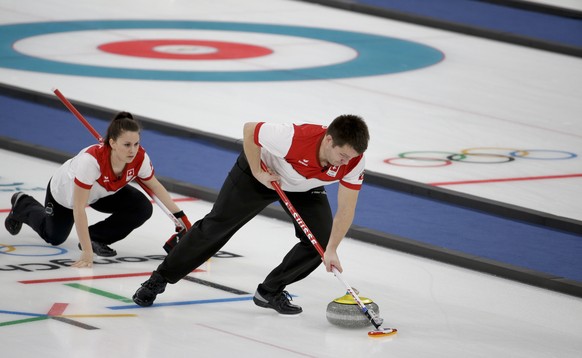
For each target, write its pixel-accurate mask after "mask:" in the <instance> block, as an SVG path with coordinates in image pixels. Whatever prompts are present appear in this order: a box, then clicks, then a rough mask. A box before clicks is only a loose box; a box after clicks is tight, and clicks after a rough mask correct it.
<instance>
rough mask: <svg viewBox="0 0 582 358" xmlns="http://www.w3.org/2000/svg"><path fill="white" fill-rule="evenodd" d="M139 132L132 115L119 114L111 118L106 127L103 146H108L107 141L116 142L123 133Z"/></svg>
mask: <svg viewBox="0 0 582 358" xmlns="http://www.w3.org/2000/svg"><path fill="white" fill-rule="evenodd" d="M126 131H128V132H138V133H139V132H140V131H141V126H140V125H139V123H137V121H136V120H135V119H133V115H132V114H131V113H129V112H119V113H117V114H116V115H115V117H113V119H112V120H111V123H109V127H107V134H106V135H105V140H104V142H105V145H107V146H109V140H110V139H113V140H117V138H119V136H120V135H121V134H122V133H123V132H126Z"/></svg>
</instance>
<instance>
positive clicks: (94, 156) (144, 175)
mask: <svg viewBox="0 0 582 358" xmlns="http://www.w3.org/2000/svg"><path fill="white" fill-rule="evenodd" d="M153 175H154V168H153V166H152V163H151V161H150V158H149V156H148V155H147V153H146V152H145V150H144V149H143V148H142V147H141V146H140V147H139V150H138V152H137V155H136V157H135V158H134V159H133V161H132V162H131V163H129V164H126V165H125V168H123V172H122V173H121V175H120V176H117V175H115V173H114V172H113V168H112V166H111V148H110V147H108V146H105V145H102V144H95V145H92V146H90V147H87V148H84V149H83V150H81V151H80V152H79V154H77V155H76V156H75V157H73V158H71V159H69V160H67V161H66V162H65V163H64V164H63V165H62V166H61V167H60V168H59V169H57V171H56V172H55V174H54V175H53V177H52V179H51V187H50V189H51V193H52V195H53V197H54V198H55V200H56V201H57V202H58V203H59V204H61V205H62V206H64V207H67V208H69V209H72V208H73V189H74V187H75V184H76V185H78V186H80V187H82V188H85V189H89V190H90V194H89V201H88V204H93V203H94V202H96V201H97V200H99V199H101V198H104V197H106V196H109V195H113V194H115V193H116V192H117V191H118V190H119V189H121V188H123V187H124V186H126V185H127V184H128V183H129V182H130V181H132V180H133V179H135V178H137V177H139V178H141V179H143V180H148V179H151V178H152V176H153Z"/></svg>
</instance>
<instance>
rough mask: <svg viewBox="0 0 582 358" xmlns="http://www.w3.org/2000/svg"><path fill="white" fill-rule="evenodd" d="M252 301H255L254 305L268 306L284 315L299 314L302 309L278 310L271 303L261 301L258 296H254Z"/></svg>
mask: <svg viewBox="0 0 582 358" xmlns="http://www.w3.org/2000/svg"><path fill="white" fill-rule="evenodd" d="M253 302H254V303H255V305H257V306H259V307H263V308H270V309H272V310H273V311H275V312H277V313H278V314H281V315H285V316H294V315H298V314H300V313H302V312H303V309H301V310H299V311H296V312H281V311H279V310H277V309H275V307H273V306H271V304H270V303H268V302H263V301H261V300H259V299H258V298H256V297H253Z"/></svg>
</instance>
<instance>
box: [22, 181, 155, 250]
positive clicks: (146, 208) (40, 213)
mask: <svg viewBox="0 0 582 358" xmlns="http://www.w3.org/2000/svg"><path fill="white" fill-rule="evenodd" d="M90 206H91V207H92V208H93V209H95V210H97V211H99V212H102V213H107V214H111V215H110V216H109V217H108V218H106V219H105V220H103V221H100V222H98V223H96V224H93V225H91V226H89V236H90V237H91V240H92V241H97V242H101V243H103V244H106V245H110V244H113V243H114V242H117V241H119V240H121V239H123V238H125V237H126V236H127V235H129V233H131V232H132V231H133V230H134V229H136V228H138V227H140V226H141V225H142V224H143V223H144V222H145V221H146V220H147V219H149V218H150V217H151V216H152V211H153V208H152V204H151V203H150V201H149V200H148V199H147V198H146V197H145V195H143V194H142V193H141V192H140V191H139V190H137V189H136V188H134V187H132V186H130V185H126V186H125V187H123V188H121V189H120V190H119V191H118V192H117V193H115V194H113V195H110V196H107V197H105V198H102V199H99V200H97V201H96V202H95V203H93V204H91V205H90ZM14 218H15V219H17V220H20V221H22V222H23V223H25V224H27V225H28V226H30V227H31V228H32V229H33V230H34V231H36V232H37V233H38V234H39V235H40V237H41V238H42V239H43V240H44V241H46V242H47V243H49V244H51V245H54V246H56V245H60V244H62V243H63V242H65V240H67V238H68V237H69V234H70V233H71V229H72V228H73V224H74V218H73V210H71V209H69V208H66V207H64V206H62V205H60V204H59V203H57V202H56V201H55V199H54V198H53V196H52V194H51V190H50V182H49V184H48V186H47V190H46V197H45V205H42V204H41V203H39V202H38V201H37V200H36V199H35V198H33V197H32V196H29V195H25V196H23V197H22V198H21V199H20V200H19V201H18V203H17V206H16V207H15V208H14Z"/></svg>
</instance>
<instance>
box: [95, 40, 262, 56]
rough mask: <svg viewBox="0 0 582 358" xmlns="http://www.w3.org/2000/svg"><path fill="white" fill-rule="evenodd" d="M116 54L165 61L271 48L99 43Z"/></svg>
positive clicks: (176, 42)
mask: <svg viewBox="0 0 582 358" xmlns="http://www.w3.org/2000/svg"><path fill="white" fill-rule="evenodd" d="M98 48H99V49H100V50H101V51H105V52H109V53H113V54H116V55H124V56H134V57H146V58H156V59H167V60H233V59H241V58H252V57H261V56H266V55H270V54H271V53H273V51H272V50H271V49H268V48H266V47H261V46H254V45H246V44H241V43H234V42H222V41H200V40H133V41H120V42H111V43H107V44H103V45H101V46H99V47H98Z"/></svg>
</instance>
